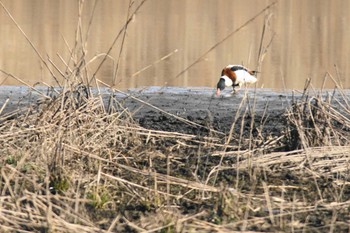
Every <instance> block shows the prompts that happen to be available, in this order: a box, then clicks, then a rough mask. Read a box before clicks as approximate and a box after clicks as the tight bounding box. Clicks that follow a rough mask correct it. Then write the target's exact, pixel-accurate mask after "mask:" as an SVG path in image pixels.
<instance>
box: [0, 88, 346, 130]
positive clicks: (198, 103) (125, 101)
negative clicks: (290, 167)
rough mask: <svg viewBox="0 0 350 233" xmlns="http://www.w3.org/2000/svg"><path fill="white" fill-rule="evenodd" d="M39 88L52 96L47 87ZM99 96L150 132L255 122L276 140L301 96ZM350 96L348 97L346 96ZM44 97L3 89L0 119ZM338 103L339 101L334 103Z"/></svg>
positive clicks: (165, 92)
mask: <svg viewBox="0 0 350 233" xmlns="http://www.w3.org/2000/svg"><path fill="white" fill-rule="evenodd" d="M36 89H37V90H39V91H40V92H42V93H44V94H46V93H48V90H47V88H36ZM100 93H101V95H102V96H103V98H104V100H105V103H106V106H108V103H109V100H110V97H111V96H112V97H113V100H116V101H114V102H118V103H120V105H119V104H118V105H119V106H120V108H121V109H123V108H125V109H128V110H129V111H130V113H131V114H132V116H133V118H134V119H135V120H136V121H138V122H139V123H140V125H141V126H143V127H145V128H149V129H154V130H165V131H173V132H181V133H190V134H194V135H202V134H207V133H208V132H214V133H220V134H228V133H229V132H230V129H231V127H232V125H234V127H233V128H234V132H236V133H240V132H241V133H243V134H244V133H245V130H244V128H246V129H247V130H248V129H250V128H251V127H250V126H251V125H252V124H254V128H256V129H257V130H258V131H259V133H263V134H264V135H269V134H271V135H275V136H277V135H279V134H281V133H282V131H283V130H284V127H285V124H286V121H285V119H286V113H287V111H288V109H290V106H291V103H292V102H294V101H296V100H298V99H300V98H301V97H302V95H303V93H301V92H300V91H292V90H287V91H276V90H272V89H256V90H254V89H246V90H245V89H242V90H240V91H239V92H238V93H235V94H230V92H229V90H227V91H226V92H224V93H223V95H221V96H219V97H217V96H215V95H214V89H213V88H208V87H192V88H191V87H188V88H182V87H147V88H140V89H130V90H128V91H126V92H125V93H127V95H125V94H124V93H120V92H112V91H111V90H109V89H103V90H100ZM111 94H112V95H111ZM313 94H315V95H316V94H318V93H316V92H315V93H313ZM343 94H344V91H343ZM348 94H349V93H345V95H346V96H348ZM322 95H323V96H324V98H331V97H332V98H333V99H337V98H336V97H337V96H339V95H340V93H336V94H334V91H333V90H328V91H327V90H326V91H322ZM310 96H311V95H310ZM342 98H343V97H342ZM342 98H341V99H342ZM41 99H43V98H42V96H41V95H40V94H38V93H37V92H36V91H34V90H31V89H29V88H28V87H23V86H21V87H19V86H16V87H12V86H2V87H0V106H1V107H2V108H1V116H2V120H4V119H5V116H8V114H9V113H11V112H13V111H15V112H21V111H23V110H24V109H25V108H26V107H27V106H28V105H30V104H34V105H35V104H36V103H37V102H38V101H40V100H41ZM334 104H339V103H338V102H337V101H334ZM252 119H253V120H252ZM242 129H243V131H242Z"/></svg>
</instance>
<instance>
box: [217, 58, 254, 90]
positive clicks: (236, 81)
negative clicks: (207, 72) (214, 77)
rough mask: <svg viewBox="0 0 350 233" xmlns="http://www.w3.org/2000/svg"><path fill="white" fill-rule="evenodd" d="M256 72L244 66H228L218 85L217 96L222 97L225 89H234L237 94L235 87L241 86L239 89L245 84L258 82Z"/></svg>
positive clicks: (223, 71) (222, 73)
mask: <svg viewBox="0 0 350 233" xmlns="http://www.w3.org/2000/svg"><path fill="white" fill-rule="evenodd" d="M256 73H257V72H256V71H252V70H249V69H248V68H246V67H244V66H242V65H228V66H226V67H225V68H224V69H223V70H222V72H221V77H220V80H219V82H218V84H217V89H216V95H220V91H222V90H224V89H225V87H231V86H232V88H233V92H236V90H235V87H236V86H239V89H240V88H241V87H242V86H243V85H244V84H252V83H255V82H256V81H257V78H256V77H255V76H254V75H256Z"/></svg>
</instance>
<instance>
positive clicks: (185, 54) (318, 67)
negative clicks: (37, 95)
mask: <svg viewBox="0 0 350 233" xmlns="http://www.w3.org/2000/svg"><path fill="white" fill-rule="evenodd" d="M131 2H132V3H133V4H132V5H131V7H130V9H129V4H130V1H129V0H101V1H97V2H95V1H92V0H86V1H84V4H83V5H81V6H82V7H83V8H82V11H81V12H82V13H81V16H82V17H81V25H82V28H83V32H82V34H83V35H86V32H87V29H88V26H89V21H90V18H91V15H93V18H92V23H91V28H90V31H89V35H88V39H87V44H86V51H87V55H86V58H87V61H90V63H89V64H88V70H89V75H92V74H93V73H94V71H95V70H96V67H97V65H98V64H99V63H100V62H101V60H102V59H103V54H105V53H106V52H107V51H108V49H109V48H110V46H111V45H112V43H113V41H114V39H115V38H116V36H117V35H118V33H119V31H120V30H121V28H122V27H123V25H124V24H125V21H126V19H127V16H128V12H133V11H134V10H135V9H136V7H137V6H138V5H139V4H140V3H141V1H140V0H136V1H131ZM272 2H273V1H270V0H244V1H243V0H148V1H146V2H145V3H144V5H142V7H141V8H140V10H139V11H138V12H137V13H136V15H135V16H134V17H133V18H132V21H131V23H130V24H129V26H128V28H127V33H126V35H125V42H124V45H123V49H122V51H121V47H122V46H121V44H122V38H123V34H122V36H121V37H119V39H118V40H117V42H116V44H115V46H114V47H113V49H112V51H111V53H110V56H109V58H108V59H107V60H106V62H105V63H104V66H103V67H102V69H101V70H100V71H99V72H98V73H97V78H99V79H102V80H104V81H105V82H107V83H108V84H111V85H113V84H114V85H115V86H117V87H119V88H130V87H140V86H163V85H170V86H209V87H211V86H215V85H216V82H217V80H218V77H219V74H220V72H221V69H222V68H223V67H224V66H226V65H227V64H244V65H246V66H247V67H249V68H251V69H259V70H260V71H261V73H260V74H259V76H258V78H259V82H258V87H269V88H277V89H281V88H288V89H294V88H298V89H299V88H302V87H303V86H304V83H305V80H306V79H307V78H311V80H312V84H313V86H314V87H316V88H321V87H322V86H323V85H324V84H325V87H326V88H333V87H334V82H333V81H332V79H331V77H332V78H334V79H335V80H337V82H339V83H341V84H342V85H343V87H344V88H350V77H349V75H350V14H349V12H350V1H348V0H279V1H277V3H276V4H275V5H274V6H273V7H271V8H270V9H268V10H267V11H265V12H264V13H263V14H261V15H260V16H258V17H257V18H255V19H253V17H254V16H255V15H256V14H257V13H258V12H259V11H261V10H262V9H264V8H265V7H266V6H268V5H269V4H271V3H272ZM2 3H3V4H4V6H5V7H6V8H7V9H8V10H9V12H10V13H11V14H12V16H13V18H14V19H15V20H16V21H17V23H18V25H19V26H20V27H21V28H22V29H23V31H24V32H25V34H26V35H27V36H28V38H29V39H30V41H31V42H32V43H33V45H34V46H35V47H36V48H37V50H38V51H39V53H40V54H41V55H42V57H43V58H44V59H45V60H46V61H47V62H48V59H50V60H52V62H53V63H54V64H55V65H56V66H57V67H58V68H59V69H61V70H65V65H64V62H62V60H61V59H60V58H59V57H62V58H63V60H65V61H68V60H69V57H70V55H69V54H70V53H69V50H70V49H72V48H73V47H74V44H75V35H76V33H75V31H76V29H77V25H78V19H79V14H78V12H79V4H78V1H75V0H60V1H56V0H2ZM95 3H96V8H94V5H95ZM94 9H95V10H94ZM93 10H94V11H93ZM129 14H130V13H129ZM250 19H253V20H252V21H251V22H249V23H248V24H246V25H245V23H246V22H247V21H248V20H250ZM243 25H245V26H243ZM242 26H243V27H242ZM240 27H242V28H241V30H239V31H237V32H236V33H233V32H234V31H235V30H237V29H239V28H240ZM263 30H264V33H263ZM231 33H233V34H232V36H230V37H228V38H227V40H225V41H223V42H222V43H219V42H220V41H222V40H223V39H224V38H226V37H227V36H228V35H230V34H231ZM262 36H263V40H262ZM261 41H262V48H263V50H262V54H263V56H262V57H261V58H262V62H261V66H259V62H258V57H259V48H260V44H261ZM270 42H271V43H270ZM215 45H217V46H216V47H214V48H213V46H215ZM211 48H213V49H212V50H210V49H211ZM208 51H209V52H208ZM119 54H121V55H120V58H119ZM167 55H168V56H167ZM164 56H167V57H165V58H164ZM162 58H163V59H162ZM197 61H198V62H197ZM195 62H196V64H194V65H193V66H191V65H192V64H193V63H195ZM48 63H49V62H48ZM117 63H118V69H117ZM189 66H191V67H190V68H189V69H188V70H187V71H186V72H184V73H182V72H183V71H184V70H185V69H186V68H188V67H189ZM50 67H51V68H52V69H53V66H52V65H50ZM0 69H1V70H3V71H6V72H8V73H10V74H12V75H15V76H16V77H18V78H20V79H22V80H24V81H25V82H28V83H29V84H35V83H37V82H45V83H48V84H52V85H55V82H54V80H53V79H52V77H51V75H50V74H49V73H48V71H47V70H46V68H45V67H44V65H43V62H42V61H41V60H40V59H39V57H38V55H37V54H36V53H35V52H34V50H33V48H32V47H31V46H30V44H29V43H28V41H27V40H26V39H25V37H24V35H23V34H22V33H21V32H20V30H19V29H18V28H17V27H16V25H15V24H14V22H13V21H12V20H11V19H10V17H9V16H8V15H7V14H6V13H5V10H4V9H3V8H0ZM327 72H328V73H329V75H326V74H327ZM55 74H56V75H57V77H59V75H58V72H56V71H55ZM325 77H326V79H325ZM61 80H62V78H61ZM324 80H326V81H325V83H324ZM19 84H21V83H20V82H18V81H16V80H14V79H13V78H11V77H9V76H7V75H5V74H3V73H2V74H0V85H19Z"/></svg>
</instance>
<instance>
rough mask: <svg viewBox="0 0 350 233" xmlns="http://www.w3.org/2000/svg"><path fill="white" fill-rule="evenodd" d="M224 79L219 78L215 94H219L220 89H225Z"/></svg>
mask: <svg viewBox="0 0 350 233" xmlns="http://www.w3.org/2000/svg"><path fill="white" fill-rule="evenodd" d="M225 86H226V85H225V79H224V78H220V79H219V82H218V84H217V85H216V95H220V91H222V90H224V89H225Z"/></svg>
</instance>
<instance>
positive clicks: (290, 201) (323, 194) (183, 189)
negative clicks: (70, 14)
mask: <svg viewBox="0 0 350 233" xmlns="http://www.w3.org/2000/svg"><path fill="white" fill-rule="evenodd" d="M142 3H143V2H142ZM137 9H138V8H137ZM131 15H132V14H131ZM131 17H132V16H131ZM127 22H128V20H127ZM126 26H127V25H126ZM126 26H125V27H124V29H125V30H126V28H127V27H126ZM121 34H123V31H121V32H120V34H119V35H121ZM77 35H79V30H77ZM119 35H118V36H117V37H119ZM79 38H80V37H79V36H77V43H76V47H75V48H74V49H72V50H71V51H72V56H71V58H70V60H69V61H66V62H64V63H65V64H66V69H65V70H66V71H65V72H59V73H60V74H62V76H63V77H64V82H63V83H62V84H60V86H61V88H60V89H52V88H49V91H48V93H46V94H45V93H41V95H42V96H43V97H44V98H43V101H41V102H40V103H35V104H33V105H32V106H28V108H27V109H26V110H23V111H22V112H21V113H18V112H16V114H12V115H11V114H8V115H3V116H2V117H1V119H0V122H1V123H0V145H1V147H0V154H1V157H0V172H1V173H0V192H1V196H0V229H1V232H79V233H80V232H236V231H237V232H238V231H244V232H261V231H269V232H276V231H286V232H340V231H345V230H346V231H349V225H348V223H349V214H348V213H349V204H350V203H349V195H350V183H349V169H348V167H349V162H348V160H349V152H350V147H349V146H350V145H349V140H348V138H349V135H348V132H349V127H350V117H349V113H350V108H349V105H348V104H347V99H346V96H345V95H340V98H338V97H339V95H338V97H337V98H336V97H335V96H330V97H329V98H324V97H323V96H322V95H316V96H313V95H311V94H310V93H308V90H309V89H308V88H306V89H305V92H304V96H303V98H301V99H295V100H294V101H293V102H292V103H291V105H290V106H291V107H290V108H289V109H287V110H286V127H285V130H284V131H281V132H278V135H276V136H273V137H270V138H266V137H264V136H263V135H262V134H261V131H262V129H263V127H264V124H263V123H262V124H261V125H260V126H259V127H257V126H255V123H256V121H255V117H256V116H255V114H254V112H255V101H254V100H253V101H251V100H250V99H249V98H248V97H247V98H243V101H242V105H241V107H242V108H241V109H239V110H238V111H237V116H236V117H235V120H234V122H233V123H232V130H231V131H230V133H229V135H223V134H222V133H218V132H217V131H215V129H209V130H208V134H207V135H204V136H201V137H199V136H198V135H191V134H184V133H179V132H167V131H156V130H151V129H145V128H142V127H141V126H140V125H138V124H137V123H136V122H135V121H134V120H133V118H132V114H131V113H130V112H129V111H128V110H127V109H125V108H124V107H123V105H122V104H121V103H120V102H119V100H118V99H116V98H115V97H114V96H113V95H110V96H109V101H108V104H106V103H105V102H104V101H103V99H102V97H101V95H100V94H99V93H97V94H93V93H92V91H91V87H90V84H91V83H92V82H94V83H95V84H96V85H97V90H98V85H99V84H100V83H101V82H100V81H99V80H97V77H96V75H97V72H95V73H94V74H93V75H92V77H90V76H89V72H88V71H87V68H86V66H87V65H86V64H89V62H86V61H84V54H85V53H84V48H83V47H79V46H78V45H79V43H78V42H79ZM80 39H81V38H80ZM83 42H84V41H83ZM82 44H84V43H82ZM78 47H79V48H80V50H79V49H78ZM77 51H78V52H77ZM120 51H121V50H120ZM78 54H79V55H80V56H78ZM107 55H108V53H107ZM107 55H106V58H107ZM78 58H79V59H78ZM55 67H56V69H58V68H57V67H58V66H55ZM10 76H11V75H10ZM32 88H33V87H32ZM33 91H36V92H39V91H38V90H37V89H35V88H34V89H33ZM340 92H341V90H340ZM133 98H134V99H135V100H136V101H141V100H138V99H137V98H136V97H133ZM143 103H144V104H148V103H145V102H143ZM335 104H336V105H335ZM148 105H149V104H148ZM246 106H248V107H247V108H246ZM335 106H337V107H335ZM0 109H1V111H2V109H3V108H0ZM154 109H157V108H156V107H155V106H154ZM160 111H163V110H161V109H160ZM162 113H164V112H162ZM164 114H168V116H169V117H176V116H174V115H172V114H169V113H166V112H165V113H164ZM264 114H267V113H264ZM262 118H265V116H263V117H262ZM177 120H183V119H181V118H177ZM183 122H184V125H186V124H187V125H191V126H197V127H206V126H199V125H198V124H197V123H195V122H191V121H188V120H183ZM247 122H248V123H249V125H250V128H249V129H248V132H243V127H240V126H243V125H246V123H247ZM237 128H238V129H241V130H238V131H237V130H234V129H237ZM281 146H283V148H285V150H284V151H280V150H281V149H280V148H282V147H281ZM277 148H278V149H277Z"/></svg>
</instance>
